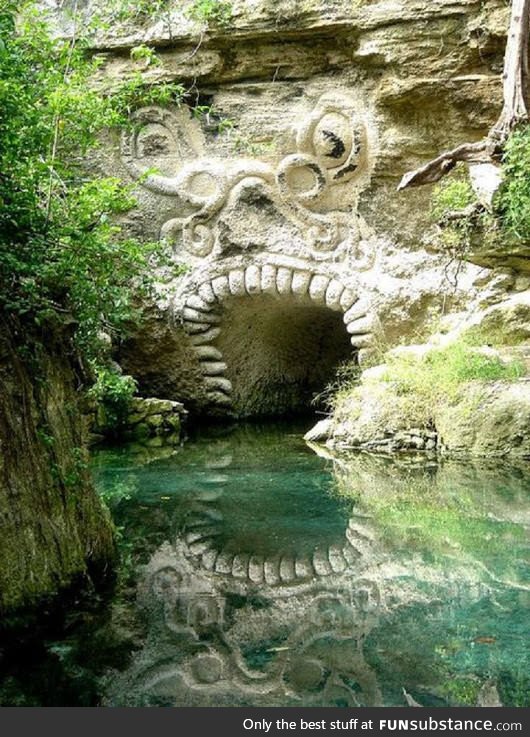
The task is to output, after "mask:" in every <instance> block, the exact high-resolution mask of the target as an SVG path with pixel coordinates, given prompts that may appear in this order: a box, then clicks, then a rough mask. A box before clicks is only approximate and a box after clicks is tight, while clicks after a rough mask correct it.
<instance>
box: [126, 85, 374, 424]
mask: <svg viewBox="0 0 530 737" xmlns="http://www.w3.org/2000/svg"><path fill="white" fill-rule="evenodd" d="M134 122H135V124H136V125H135V127H134V128H133V129H132V131H129V132H127V133H126V134H125V136H124V138H123V141H122V157H123V160H124V163H125V165H126V166H127V168H128V170H129V171H130V173H131V174H132V175H133V176H134V177H136V178H139V177H143V176H144V175H145V173H146V172H147V170H148V168H149V167H153V166H158V169H159V171H161V172H162V173H161V174H158V173H157V174H150V175H148V176H147V177H146V178H143V179H141V185H142V186H143V187H144V188H146V189H147V190H148V191H150V192H152V193H156V194H157V195H159V196H163V197H164V200H165V201H166V202H167V201H168V198H171V201H172V202H173V203H174V209H175V216H174V217H171V218H170V219H169V220H167V221H166V222H165V223H164V224H163V226H162V231H161V236H162V238H163V239H165V240H166V241H169V242H172V243H173V248H174V258H175V261H176V262H177V263H182V262H184V263H186V264H188V265H189V264H191V266H192V270H191V271H190V272H188V273H187V274H186V275H185V276H183V277H182V278H180V279H177V280H174V281H173V282H172V283H171V285H170V287H169V304H170V308H169V310H170V315H171V317H172V318H173V319H174V320H175V322H176V323H181V324H182V326H183V327H184V330H185V332H186V333H187V334H188V336H189V342H190V345H191V350H192V351H193V352H194V353H195V355H196V358H197V360H198V365H199V370H200V372H201V374H202V375H203V376H204V379H203V384H204V390H205V405H204V406H203V411H206V412H214V413H221V414H222V413H230V414H235V415H238V416H241V415H243V416H246V415H260V414H282V413H288V412H292V411H300V410H303V409H306V408H307V407H308V406H309V405H310V402H311V399H312V397H313V395H315V394H317V393H318V392H320V391H321V390H322V389H323V388H324V386H325V385H326V384H327V383H328V382H329V381H330V379H331V378H332V376H333V372H334V369H335V368H336V366H337V365H338V364H339V363H341V362H343V361H346V360H347V359H348V358H350V357H352V356H355V355H357V352H358V351H359V350H362V349H365V348H366V347H367V346H368V345H369V343H370V333H371V329H372V322H371V319H370V317H369V312H370V311H369V307H368V305H367V304H366V302H365V301H363V300H359V296H360V295H359V294H358V293H357V291H356V290H352V289H350V288H349V285H350V284H351V283H352V274H354V273H355V271H357V272H360V271H362V270H365V269H368V268H370V267H371V265H372V263H373V258H374V254H373V252H371V251H370V247H369V245H368V242H367V240H366V235H367V229H366V226H365V225H364V224H363V223H362V221H361V220H360V218H359V216H358V214H357V212H356V200H357V196H358V192H359V190H360V188H361V187H362V186H365V185H366V183H367V181H368V174H369V169H370V156H369V146H368V134H367V129H366V124H365V122H364V119H363V116H362V115H361V114H360V113H359V112H358V109H357V107H356V105H355V104H354V102H353V101H352V100H351V99H350V98H348V97H347V96H344V95H339V94H326V95H324V96H322V97H321V98H320V100H319V101H318V102H317V104H316V105H315V106H314V108H313V110H311V111H310V112H309V113H306V114H305V115H301V116H300V117H299V118H298V122H297V124H296V129H295V131H294V144H293V145H294V149H295V150H293V151H291V152H289V153H287V154H286V155H284V156H280V157H278V161H277V162H276V163H273V162H271V161H270V160H268V161H262V160H259V159H250V158H226V159H218V158H214V157H208V158H204V157H202V153H203V149H204V143H205V141H204V136H203V134H202V132H201V131H200V129H199V128H198V127H197V121H196V120H192V119H191V118H190V117H189V115H188V114H187V113H186V112H184V111H182V110H181V111H178V112H176V113H172V112H169V111H167V110H166V111H164V110H160V109H158V108H145V109H143V110H140V111H138V112H137V113H135V116H134ZM171 162H172V163H171ZM169 172H171V174H169ZM345 269H347V270H348V272H349V273H347V274H345V273H344V272H345ZM165 289H166V294H167V292H168V289H167V287H166V288H165Z"/></svg>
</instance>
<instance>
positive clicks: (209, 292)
mask: <svg viewBox="0 0 530 737" xmlns="http://www.w3.org/2000/svg"><path fill="white" fill-rule="evenodd" d="M197 291H198V293H199V297H200V298H201V299H203V300H204V301H205V302H206V303H207V304H209V305H213V304H215V303H216V302H217V297H216V296H215V294H214V293H213V289H212V285H211V284H210V282H204V284H201V285H200V287H199V289H198V290H197Z"/></svg>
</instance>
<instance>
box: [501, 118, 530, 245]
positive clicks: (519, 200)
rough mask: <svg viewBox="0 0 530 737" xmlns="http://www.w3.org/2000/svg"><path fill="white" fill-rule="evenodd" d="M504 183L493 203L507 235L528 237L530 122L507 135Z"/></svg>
mask: <svg viewBox="0 0 530 737" xmlns="http://www.w3.org/2000/svg"><path fill="white" fill-rule="evenodd" d="M502 169H503V174H504V180H503V184H502V185H501V188H500V190H499V192H498V195H497V198H496V202H495V206H496V212H497V213H498V215H499V216H500V218H501V221H502V226H503V229H504V231H505V232H506V234H507V235H509V236H511V237H512V238H515V239H517V240H523V241H526V240H529V239H530V176H529V173H530V126H524V127H522V128H519V129H517V130H515V131H514V132H513V133H512V134H511V135H510V136H509V138H508V141H507V142H506V146H505V149H504V156H503V161H502Z"/></svg>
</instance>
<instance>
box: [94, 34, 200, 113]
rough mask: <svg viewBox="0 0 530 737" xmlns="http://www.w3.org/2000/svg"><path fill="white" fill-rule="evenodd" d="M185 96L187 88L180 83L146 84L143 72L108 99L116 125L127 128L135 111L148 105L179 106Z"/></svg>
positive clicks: (124, 83)
mask: <svg viewBox="0 0 530 737" xmlns="http://www.w3.org/2000/svg"><path fill="white" fill-rule="evenodd" d="M136 48H141V47H136ZM145 48H148V47H145ZM185 94H186V89H185V87H183V86H182V85H181V84H179V83H178V82H166V83H164V84H152V83H149V82H146V80H145V79H144V78H143V76H142V74H141V72H139V71H137V72H135V73H134V74H133V75H132V76H131V77H130V78H129V79H127V80H125V81H123V82H120V84H119V85H118V86H117V87H114V88H113V89H112V90H111V91H110V93H109V98H108V99H109V105H110V107H111V109H112V111H113V114H114V116H115V123H114V124H115V125H120V126H122V127H126V126H128V125H129V120H128V117H129V115H130V114H131V113H132V112H133V111H134V110H136V109H138V108H140V107H146V106H148V105H162V106H164V105H172V104H173V105H179V104H180V103H181V101H182V100H183V98H184V96H185Z"/></svg>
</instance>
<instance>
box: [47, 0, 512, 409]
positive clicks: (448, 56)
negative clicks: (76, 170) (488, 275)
mask: <svg viewBox="0 0 530 737" xmlns="http://www.w3.org/2000/svg"><path fill="white" fill-rule="evenodd" d="M47 5H48V7H52V8H53V6H54V4H53V3H48V4H47ZM56 5H57V6H58V4H56ZM226 5H228V9H227V14H228V15H229V16H230V19H229V24H228V25H223V23H222V22H216V20H215V18H211V19H210V20H208V19H207V18H203V19H202V20H201V19H197V17H196V15H195V16H194V14H193V12H192V11H193V6H194V4H193V3H192V2H188V3H181V2H178V3H177V2H168V3H167V6H165V7H164V11H163V12H161V13H159V14H158V15H157V14H156V13H155V14H154V15H149V14H144V15H143V16H141V17H140V16H135V17H132V16H131V17H130V18H129V19H120V18H118V17H111V18H110V20H111V23H110V24H109V26H108V27H107V29H106V30H104V31H100V32H98V34H96V36H95V37H94V39H93V50H94V53H96V54H98V55H99V57H100V61H101V64H100V67H99V71H98V75H99V78H98V83H100V84H102V85H103V86H105V87H107V88H110V89H112V88H116V87H117V86H118V85H119V84H120V83H122V82H123V81H126V80H128V79H131V78H133V77H134V76H137V75H138V74H140V75H142V77H143V79H144V80H145V81H146V82H148V83H150V84H157V83H161V82H178V83H180V84H182V85H183V87H184V88H185V89H186V90H188V94H187V96H186V97H185V98H184V100H183V101H182V102H181V104H180V105H173V106H171V105H170V106H159V105H149V106H147V107H144V108H141V109H139V110H136V111H135V112H134V113H133V115H132V122H133V125H132V126H131V128H130V130H128V131H126V132H125V133H124V134H123V136H122V138H121V141H119V142H118V141H117V140H115V139H114V138H112V137H111V136H109V138H108V140H107V141H106V142H105V145H104V146H103V147H102V149H101V151H100V152H99V154H98V157H96V158H94V160H93V161H91V162H90V163H91V166H92V167H93V169H94V171H96V172H98V173H103V174H108V173H112V174H113V175H118V176H121V177H122V178H123V179H124V180H126V181H129V182H131V181H132V182H137V183H138V186H137V195H138V201H139V206H138V208H137V210H135V211H134V212H132V213H129V214H128V215H126V216H125V217H124V220H123V225H124V226H125V228H126V230H127V232H129V233H130V234H131V235H135V236H137V237H140V238H144V239H150V240H153V239H161V240H162V241H164V242H166V243H168V244H170V246H171V249H172V261H173V263H172V264H171V265H169V266H168V267H167V268H166V269H163V270H160V273H159V274H158V277H159V284H158V298H157V304H156V310H157V311H158V316H159V320H158V324H157V329H156V330H155V332H154V333H153V332H152V331H151V330H150V327H149V326H147V327H146V329H145V330H144V331H143V332H142V333H140V334H138V335H136V336H135V337H134V338H133V339H132V340H131V341H129V343H128V344H127V345H125V346H124V347H123V349H122V350H121V355H120V356H119V360H121V362H122V363H123V365H124V368H125V370H126V371H127V372H128V373H132V374H133V375H134V376H135V377H136V378H137V379H138V380H139V382H140V390H141V392H142V393H143V394H144V395H150V396H161V397H167V398H169V399H177V400H183V401H185V403H186V406H189V407H190V409H192V410H193V411H199V412H206V413H208V414H233V415H252V414H267V413H272V414H274V413H278V412H285V411H290V410H296V409H300V408H301V407H303V406H306V405H307V403H308V401H309V400H310V398H311V397H312V396H313V395H314V394H315V393H316V392H318V391H319V390H321V389H322V388H323V386H325V384H326V383H327V382H328V381H329V380H330V379H331V378H332V376H333V372H334V368H335V366H336V365H337V364H338V363H341V362H342V361H344V360H347V359H351V358H357V359H359V360H362V358H363V355H365V354H366V352H367V351H369V350H371V349H373V347H374V345H376V344H378V343H380V342H381V341H383V342H386V343H390V344H392V343H398V342H400V341H401V340H402V339H403V337H404V336H407V335H410V334H411V333H412V332H415V331H421V330H423V329H424V327H425V324H426V322H427V321H428V320H429V319H430V317H431V316H432V315H433V314H435V313H437V312H438V311H439V310H440V309H441V307H442V305H443V307H444V309H445V311H448V310H451V309H455V308H456V309H464V308H465V306H466V304H467V303H468V301H469V300H470V299H473V298H474V297H475V296H476V294H477V291H478V289H477V287H474V286H473V282H474V280H475V279H476V278H477V277H478V276H479V275H481V274H484V272H485V269H479V268H478V267H475V266H471V265H467V266H465V267H464V268H460V266H459V265H458V264H457V263H456V262H449V258H448V257H447V256H446V255H444V254H432V253H428V252H427V251H426V250H424V249H423V248H422V242H423V240H424V236H425V231H426V228H427V227H428V226H429V198H430V188H429V187H424V188H418V189H417V190H411V191H407V192H405V193H403V192H402V193H398V192H397V191H396V187H397V184H398V182H399V180H400V178H401V176H402V174H403V173H404V171H406V170H409V169H411V168H414V167H416V166H418V165H419V164H420V163H421V162H423V161H424V160H426V159H428V158H430V157H432V156H434V155H435V154H436V153H437V152H439V151H440V150H442V149H445V148H447V147H451V146H454V145H456V144H458V143H460V142H462V141H469V140H475V139H478V138H480V137H481V136H482V135H483V134H484V133H485V132H486V131H487V130H488V128H489V126H490V125H491V124H492V122H493V121H494V120H495V118H496V117H497V114H498V111H499V109H500V103H501V78H500V75H501V72H502V65H503V52H504V44H505V33H506V28H507V22H508V7H507V5H506V3H505V2H504V0H487V1H486V2H482V3H477V2H476V1H475V0H435V1H434V2H424V1H423V0H399V2H395V3H388V2H386V1H383V0H382V1H381V2H373V1H368V0H354V1H353V2H352V0H334V1H333V2H324V0H308V1H307V2H303V3H301V2H293V0H279V1H278V2H274V3H273V2H271V1H270V0H233V2H230V3H228V4H226V3H225V6H226ZM98 7H99V11H100V12H102V13H103V15H105V13H107V15H109V14H110V15H111V16H112V11H111V10H109V9H106V8H105V4H104V3H97V2H88V3H87V4H86V6H83V8H84V9H83V10H82V13H84V14H85V16H87V17H85V16H84V18H85V20H88V16H90V14H91V13H93V12H95V10H97V9H98ZM54 18H55V23H56V24H57V25H58V27H59V28H63V30H64V31H68V28H69V24H71V20H69V18H68V16H67V15H65V14H64V13H62V12H61V10H60V9H58V10H57V11H56V12H55V16H54ZM140 44H148V45H150V46H152V47H153V48H155V50H156V52H157V55H158V63H156V64H155V63H150V62H149V61H148V60H147V61H146V59H145V58H143V57H142V59H140V60H138V55H137V54H135V53H134V52H133V53H132V54H131V50H132V49H133V48H134V47H137V46H138V45H140ZM135 59H136V61H135ZM155 171H156V173H153V172H155ZM182 265H185V266H186V267H187V271H186V273H185V274H184V275H182V274H181V273H180V275H179V276H175V269H174V268H173V266H179V267H181V266H182ZM161 325H165V327H164V328H162V327H161ZM183 366H185V367H186V370H181V367H183Z"/></svg>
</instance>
